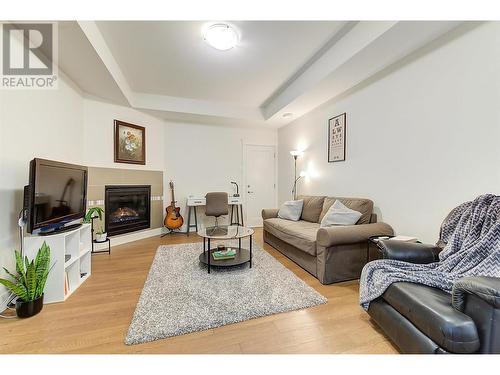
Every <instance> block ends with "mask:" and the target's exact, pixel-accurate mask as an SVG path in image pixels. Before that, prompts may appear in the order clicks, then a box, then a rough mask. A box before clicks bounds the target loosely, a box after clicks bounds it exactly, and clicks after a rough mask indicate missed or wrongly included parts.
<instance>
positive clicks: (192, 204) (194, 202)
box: [186, 193, 243, 236]
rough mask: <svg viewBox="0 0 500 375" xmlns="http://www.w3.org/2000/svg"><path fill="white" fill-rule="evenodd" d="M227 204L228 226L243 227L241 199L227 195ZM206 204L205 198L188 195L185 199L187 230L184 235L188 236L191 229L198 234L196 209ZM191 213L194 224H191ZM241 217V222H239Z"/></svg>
mask: <svg viewBox="0 0 500 375" xmlns="http://www.w3.org/2000/svg"><path fill="white" fill-rule="evenodd" d="M227 195H228V196H227V203H228V205H229V206H231V219H230V223H231V224H230V225H241V226H243V199H242V198H241V197H234V196H233V195H232V194H229V193H228V194H227ZM206 204H207V200H206V198H205V197H199V196H195V195H192V194H191V195H188V198H187V210H188V217H187V229H186V234H187V235H188V236H189V230H190V229H191V228H196V232H198V216H197V212H196V207H199V206H205V205H206ZM235 208H236V215H234V209H235ZM191 211H194V224H191ZM234 216H235V217H236V222H234V221H233V217H234ZM240 217H241V222H240Z"/></svg>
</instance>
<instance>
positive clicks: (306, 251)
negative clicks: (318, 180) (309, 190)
mask: <svg viewBox="0 0 500 375" xmlns="http://www.w3.org/2000/svg"><path fill="white" fill-rule="evenodd" d="M298 199H302V200H304V206H303V209H302V216H301V218H300V220H299V221H291V220H284V219H280V218H278V209H264V210H262V218H263V219H264V242H266V243H268V244H269V245H271V246H272V247H274V248H275V249H277V250H278V251H280V252H281V253H283V254H284V255H286V256H287V257H288V258H290V259H291V260H293V261H294V262H295V263H297V264H298V265H300V266H301V267H302V268H304V269H305V270H306V271H308V272H310V273H311V274H313V275H314V276H315V277H317V278H318V280H319V281H320V282H321V283H322V284H331V283H335V282H339V281H345V280H352V279H357V278H359V276H360V274H361V269H362V268H363V266H364V265H365V264H366V262H367V258H368V244H367V241H368V237H370V236H375V235H393V233H394V232H393V230H392V228H391V226H390V225H388V224H385V223H377V222H376V221H377V216H376V215H375V214H373V212H372V211H373V202H372V201H371V200H369V199H362V198H336V197H324V196H299V197H298ZM336 199H338V200H340V201H341V202H342V203H343V204H344V205H346V206H347V207H349V208H351V209H353V210H356V211H358V212H361V214H362V216H361V218H360V219H359V220H358V222H357V223H356V225H346V226H331V227H325V228H320V224H319V223H320V222H321V219H323V216H324V215H325V214H326V212H327V211H328V209H329V208H330V207H331V205H332V204H333V203H334V202H335V200H336Z"/></svg>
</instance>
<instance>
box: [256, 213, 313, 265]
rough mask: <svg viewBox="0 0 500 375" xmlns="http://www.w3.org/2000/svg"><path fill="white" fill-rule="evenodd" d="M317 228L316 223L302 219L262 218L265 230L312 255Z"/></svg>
mask: <svg viewBox="0 0 500 375" xmlns="http://www.w3.org/2000/svg"><path fill="white" fill-rule="evenodd" d="M318 229H319V224H318V223H310V222H308V221H304V220H299V221H290V220H284V219H280V218H272V219H266V220H264V230H265V231H267V232H269V233H271V234H272V235H273V236H275V237H277V238H279V239H280V240H282V241H284V242H286V243H288V244H290V245H293V246H295V247H296V248H297V249H300V250H302V251H304V252H306V253H308V254H310V255H313V256H316V234H317V232H318Z"/></svg>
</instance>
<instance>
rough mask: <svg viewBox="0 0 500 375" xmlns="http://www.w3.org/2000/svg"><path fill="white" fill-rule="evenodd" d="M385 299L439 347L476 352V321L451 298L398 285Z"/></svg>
mask: <svg viewBox="0 0 500 375" xmlns="http://www.w3.org/2000/svg"><path fill="white" fill-rule="evenodd" d="M382 298H383V299H384V300H385V301H386V302H387V303H389V304H390V305H391V306H392V307H393V308H394V309H396V310H397V311H398V312H399V313H400V314H401V315H403V316H404V317H405V318H406V319H408V320H409V321H410V322H411V323H413V325H415V326H416V327H417V328H418V329H419V330H420V331H422V332H423V333H424V334H425V335H427V336H428V337H429V338H431V339H432V340H433V341H434V342H435V343H436V344H438V345H439V346H441V347H442V348H444V349H446V350H448V351H450V352H453V353H474V352H476V351H477V350H478V349H479V336H478V333H477V329H476V325H475V324H474V321H473V320H472V319H471V318H470V317H469V316H467V315H465V314H463V313H461V312H459V311H457V310H455V309H454V308H453V307H452V306H451V296H450V295H449V294H448V293H446V292H443V291H442V290H440V289H437V288H431V287H429V286H425V285H421V284H414V283H407V282H398V283H394V284H392V285H391V286H390V287H389V288H387V290H386V291H385V293H384V294H383V295H382Z"/></svg>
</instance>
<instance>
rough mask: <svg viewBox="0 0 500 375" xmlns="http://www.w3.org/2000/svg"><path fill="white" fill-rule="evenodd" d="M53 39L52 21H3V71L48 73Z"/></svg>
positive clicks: (12, 73)
mask: <svg viewBox="0 0 500 375" xmlns="http://www.w3.org/2000/svg"><path fill="white" fill-rule="evenodd" d="M16 39H17V40H16ZM53 43H54V40H53V24H52V23H19V24H9V23H5V24H3V43H2V45H3V64H2V65H3V69H2V73H3V75H4V76H6V75H16V76H26V75H51V74H52V73H53V68H52V62H53V53H54V45H53Z"/></svg>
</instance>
